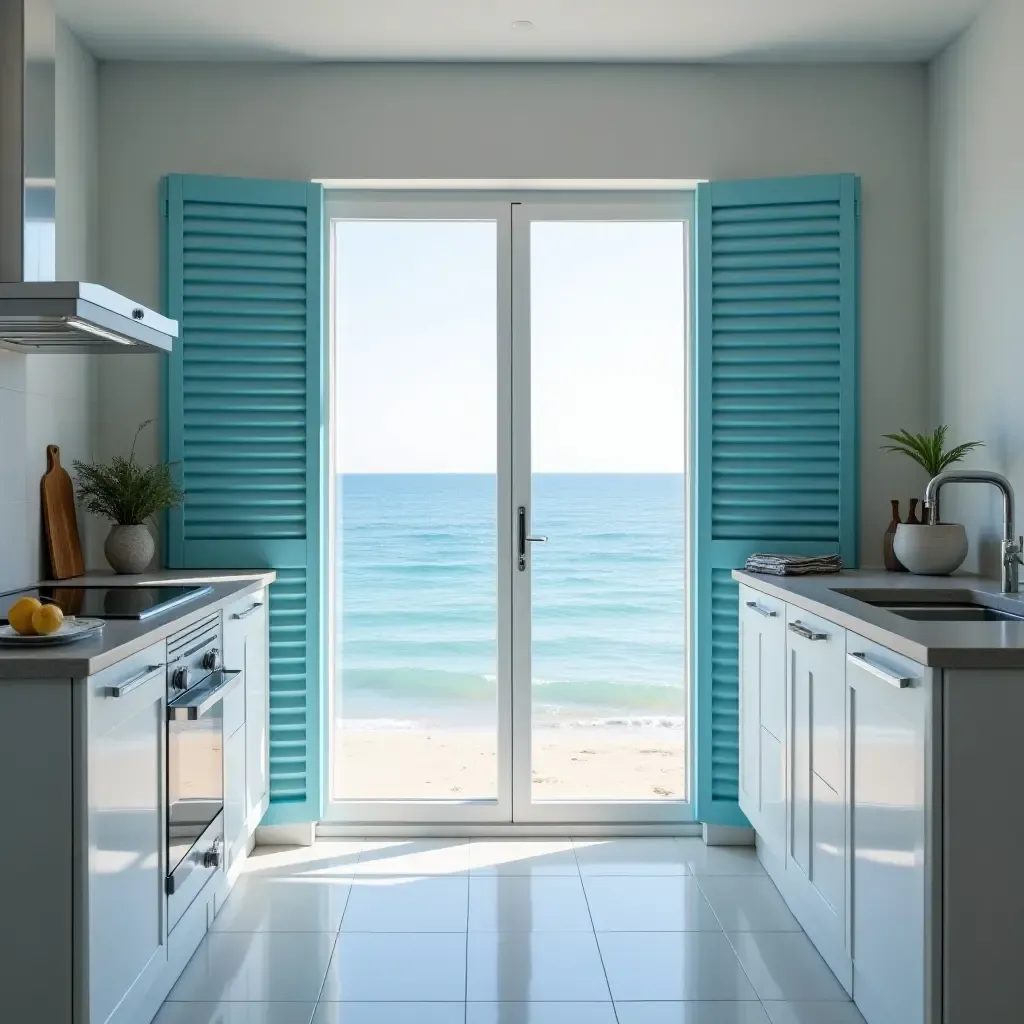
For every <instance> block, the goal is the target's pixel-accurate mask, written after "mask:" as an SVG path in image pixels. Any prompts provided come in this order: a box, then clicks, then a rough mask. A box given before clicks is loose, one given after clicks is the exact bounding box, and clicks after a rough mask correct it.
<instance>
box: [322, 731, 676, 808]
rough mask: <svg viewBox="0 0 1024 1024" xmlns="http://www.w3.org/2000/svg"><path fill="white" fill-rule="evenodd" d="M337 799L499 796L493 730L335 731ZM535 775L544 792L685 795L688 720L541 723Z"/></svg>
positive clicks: (563, 795)
mask: <svg viewBox="0 0 1024 1024" xmlns="http://www.w3.org/2000/svg"><path fill="white" fill-rule="evenodd" d="M335 742H336V747H335V750H336V757H335V761H334V764H335V775H334V780H333V786H332V790H333V796H334V798H335V799H337V798H339V797H340V798H342V799H382V800H395V799H403V798H404V799H418V800H424V799H432V800H460V799H461V800H465V799H488V798H490V799H493V798H494V797H495V795H496V793H497V771H496V761H497V751H496V738H495V736H494V734H493V733H487V732H483V731H479V732H477V731H471V730H455V729H451V730H445V729H429V728H426V727H424V728H423V729H394V730H390V729H383V730H377V729H359V728H355V729H347V728H343V727H341V726H339V727H338V728H337V729H336V732H335ZM534 748H535V749H534V752H533V764H534V770H533V781H534V786H535V798H537V799H540V800H571V799H582V800H600V799H604V800H658V799H664V800H679V799H683V798H684V797H685V796H686V789H687V778H686V731H685V729H683V728H680V727H677V728H644V727H623V728H615V727H608V726H598V727H595V728H588V727H586V726H578V727H575V728H563V729H558V728H541V729H538V730H537V731H536V732H535V734H534Z"/></svg>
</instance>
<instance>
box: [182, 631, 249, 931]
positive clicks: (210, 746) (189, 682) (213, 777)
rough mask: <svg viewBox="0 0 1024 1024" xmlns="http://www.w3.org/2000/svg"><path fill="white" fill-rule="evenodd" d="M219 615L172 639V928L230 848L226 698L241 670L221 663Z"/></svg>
mask: <svg viewBox="0 0 1024 1024" xmlns="http://www.w3.org/2000/svg"><path fill="white" fill-rule="evenodd" d="M221 647H222V644H221V624H220V615H215V616H212V617H210V618H207V619H204V620H202V621H201V622H198V623H195V624H194V625H192V626H190V627H189V628H187V629H184V630H182V631H181V632H180V633H177V634H175V635H174V636H172V637H169V638H168V640H167V913H168V926H169V927H174V925H175V924H176V923H177V922H178V920H179V919H180V917H181V915H182V914H183V913H184V912H185V910H187V909H188V907H189V905H190V904H191V902H192V900H193V899H195V897H196V895H197V894H198V893H199V892H200V890H201V889H202V888H203V886H204V885H205V884H206V882H207V880H208V879H209V877H210V876H211V875H212V874H213V873H214V872H216V871H217V869H218V868H219V867H220V863H221V858H222V856H223V849H224V704H223V701H224V698H225V697H226V696H227V695H228V694H229V693H231V691H232V690H234V688H235V687H236V686H238V685H239V684H240V683H241V676H242V673H241V671H240V670H227V669H225V668H224V667H223V665H222V664H221Z"/></svg>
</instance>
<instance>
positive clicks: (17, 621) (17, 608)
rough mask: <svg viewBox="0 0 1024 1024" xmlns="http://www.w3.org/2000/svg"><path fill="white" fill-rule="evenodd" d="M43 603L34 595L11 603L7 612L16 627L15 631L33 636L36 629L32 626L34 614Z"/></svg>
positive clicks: (9, 619) (10, 621) (8, 619)
mask: <svg viewBox="0 0 1024 1024" xmlns="http://www.w3.org/2000/svg"><path fill="white" fill-rule="evenodd" d="M40 608H42V605H41V604H40V603H39V602H38V601H37V600H36V599H35V598H34V597H22V598H19V599H18V600H17V601H15V602H14V604H12V605H11V607H10V609H9V610H8V612H7V621H8V622H9V623H10V624H11V625H12V626H13V627H14V630H15V632H17V633H20V634H21V635H22V636H31V635H32V634H33V633H34V632H35V629H33V627H32V616H33V615H34V614H35V613H36V612H37V611H38V610H39V609H40Z"/></svg>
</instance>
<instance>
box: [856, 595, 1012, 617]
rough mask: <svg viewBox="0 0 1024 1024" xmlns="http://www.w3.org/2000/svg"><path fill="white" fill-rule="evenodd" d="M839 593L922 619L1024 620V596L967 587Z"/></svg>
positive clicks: (874, 605)
mask: <svg viewBox="0 0 1024 1024" xmlns="http://www.w3.org/2000/svg"><path fill="white" fill-rule="evenodd" d="M837 592H838V593H840V594H843V595H844V596H846V597H852V598H855V599H856V600H858V601H863V602H864V604H869V605H871V606H872V607H873V608H881V609H883V610H884V611H887V612H892V613H893V615H901V616H902V617H903V618H905V619H916V620H917V621H919V622H1024V600H1021V599H1020V598H1018V597H1017V595H1013V596H1012V597H1006V596H1004V595H1001V594H990V593H988V592H987V591H978V590H968V589H967V588H966V587H939V588H936V589H935V590H916V591H915V590H906V589H902V588H899V589H897V588H892V589H885V590H883V589H873V588H868V587H848V588H843V589H838V590H837Z"/></svg>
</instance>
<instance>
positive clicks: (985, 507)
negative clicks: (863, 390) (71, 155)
mask: <svg viewBox="0 0 1024 1024" xmlns="http://www.w3.org/2000/svg"><path fill="white" fill-rule="evenodd" d="M1022 44H1024V5H1022V4H1021V3H1020V2H1019V0H995V2H994V3H992V4H991V5H990V6H989V7H988V8H987V10H986V11H985V13H984V14H983V15H982V16H981V17H980V18H979V19H978V21H977V22H976V23H975V24H974V26H973V27H972V28H971V29H970V30H969V31H968V32H967V33H966V34H965V35H964V36H963V37H962V38H961V39H960V40H959V41H958V42H957V43H956V44H954V45H953V46H952V47H951V48H950V49H949V50H948V51H947V52H946V53H945V54H944V55H943V56H942V57H941V58H940V59H939V60H937V61H936V62H935V63H934V64H933V66H932V68H931V81H930V88H931V115H932V132H931V137H932V162H933V169H934V174H933V202H932V220H933V224H934V242H935V244H934V247H933V252H934V262H933V296H934V316H935V324H936V336H935V344H934V353H933V355H934V358H933V364H932V380H933V383H934V394H935V414H936V416H937V417H941V419H942V421H944V422H948V423H949V424H950V426H951V430H952V433H953V434H954V435H955V437H956V439H957V440H965V439H967V438H978V439H981V440H983V441H985V442H986V445H987V447H986V448H985V449H984V450H983V451H982V452H979V453H977V454H976V455H975V456H973V457H972V462H971V464H972V465H975V466H985V467H989V468H992V469H997V470H1000V471H1002V472H1004V473H1006V474H1007V475H1008V476H1009V477H1010V479H1011V480H1012V481H1013V484H1014V487H1015V490H1016V491H1017V494H1018V496H1019V497H1020V498H1021V500H1022V501H1024V60H1022V58H1021V48H1022ZM1022 510H1024V506H1022ZM943 518H944V519H949V520H950V521H953V520H955V519H959V520H960V521H962V522H965V523H967V525H968V529H969V533H970V536H971V540H972V554H971V556H970V557H969V561H968V566H969V567H978V565H979V563H980V565H981V567H982V568H984V569H985V571H986V572H987V573H989V574H996V573H998V541H999V536H1000V534H1001V530H1000V524H1001V515H1000V506H999V502H998V497H997V494H996V492H995V491H994V489H981V488H978V487H976V486H972V487H969V488H967V487H961V488H948V489H947V490H946V491H945V492H944V497H943ZM1018 527H1024V523H1021V521H1020V519H1018ZM979 556H980V558H979Z"/></svg>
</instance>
